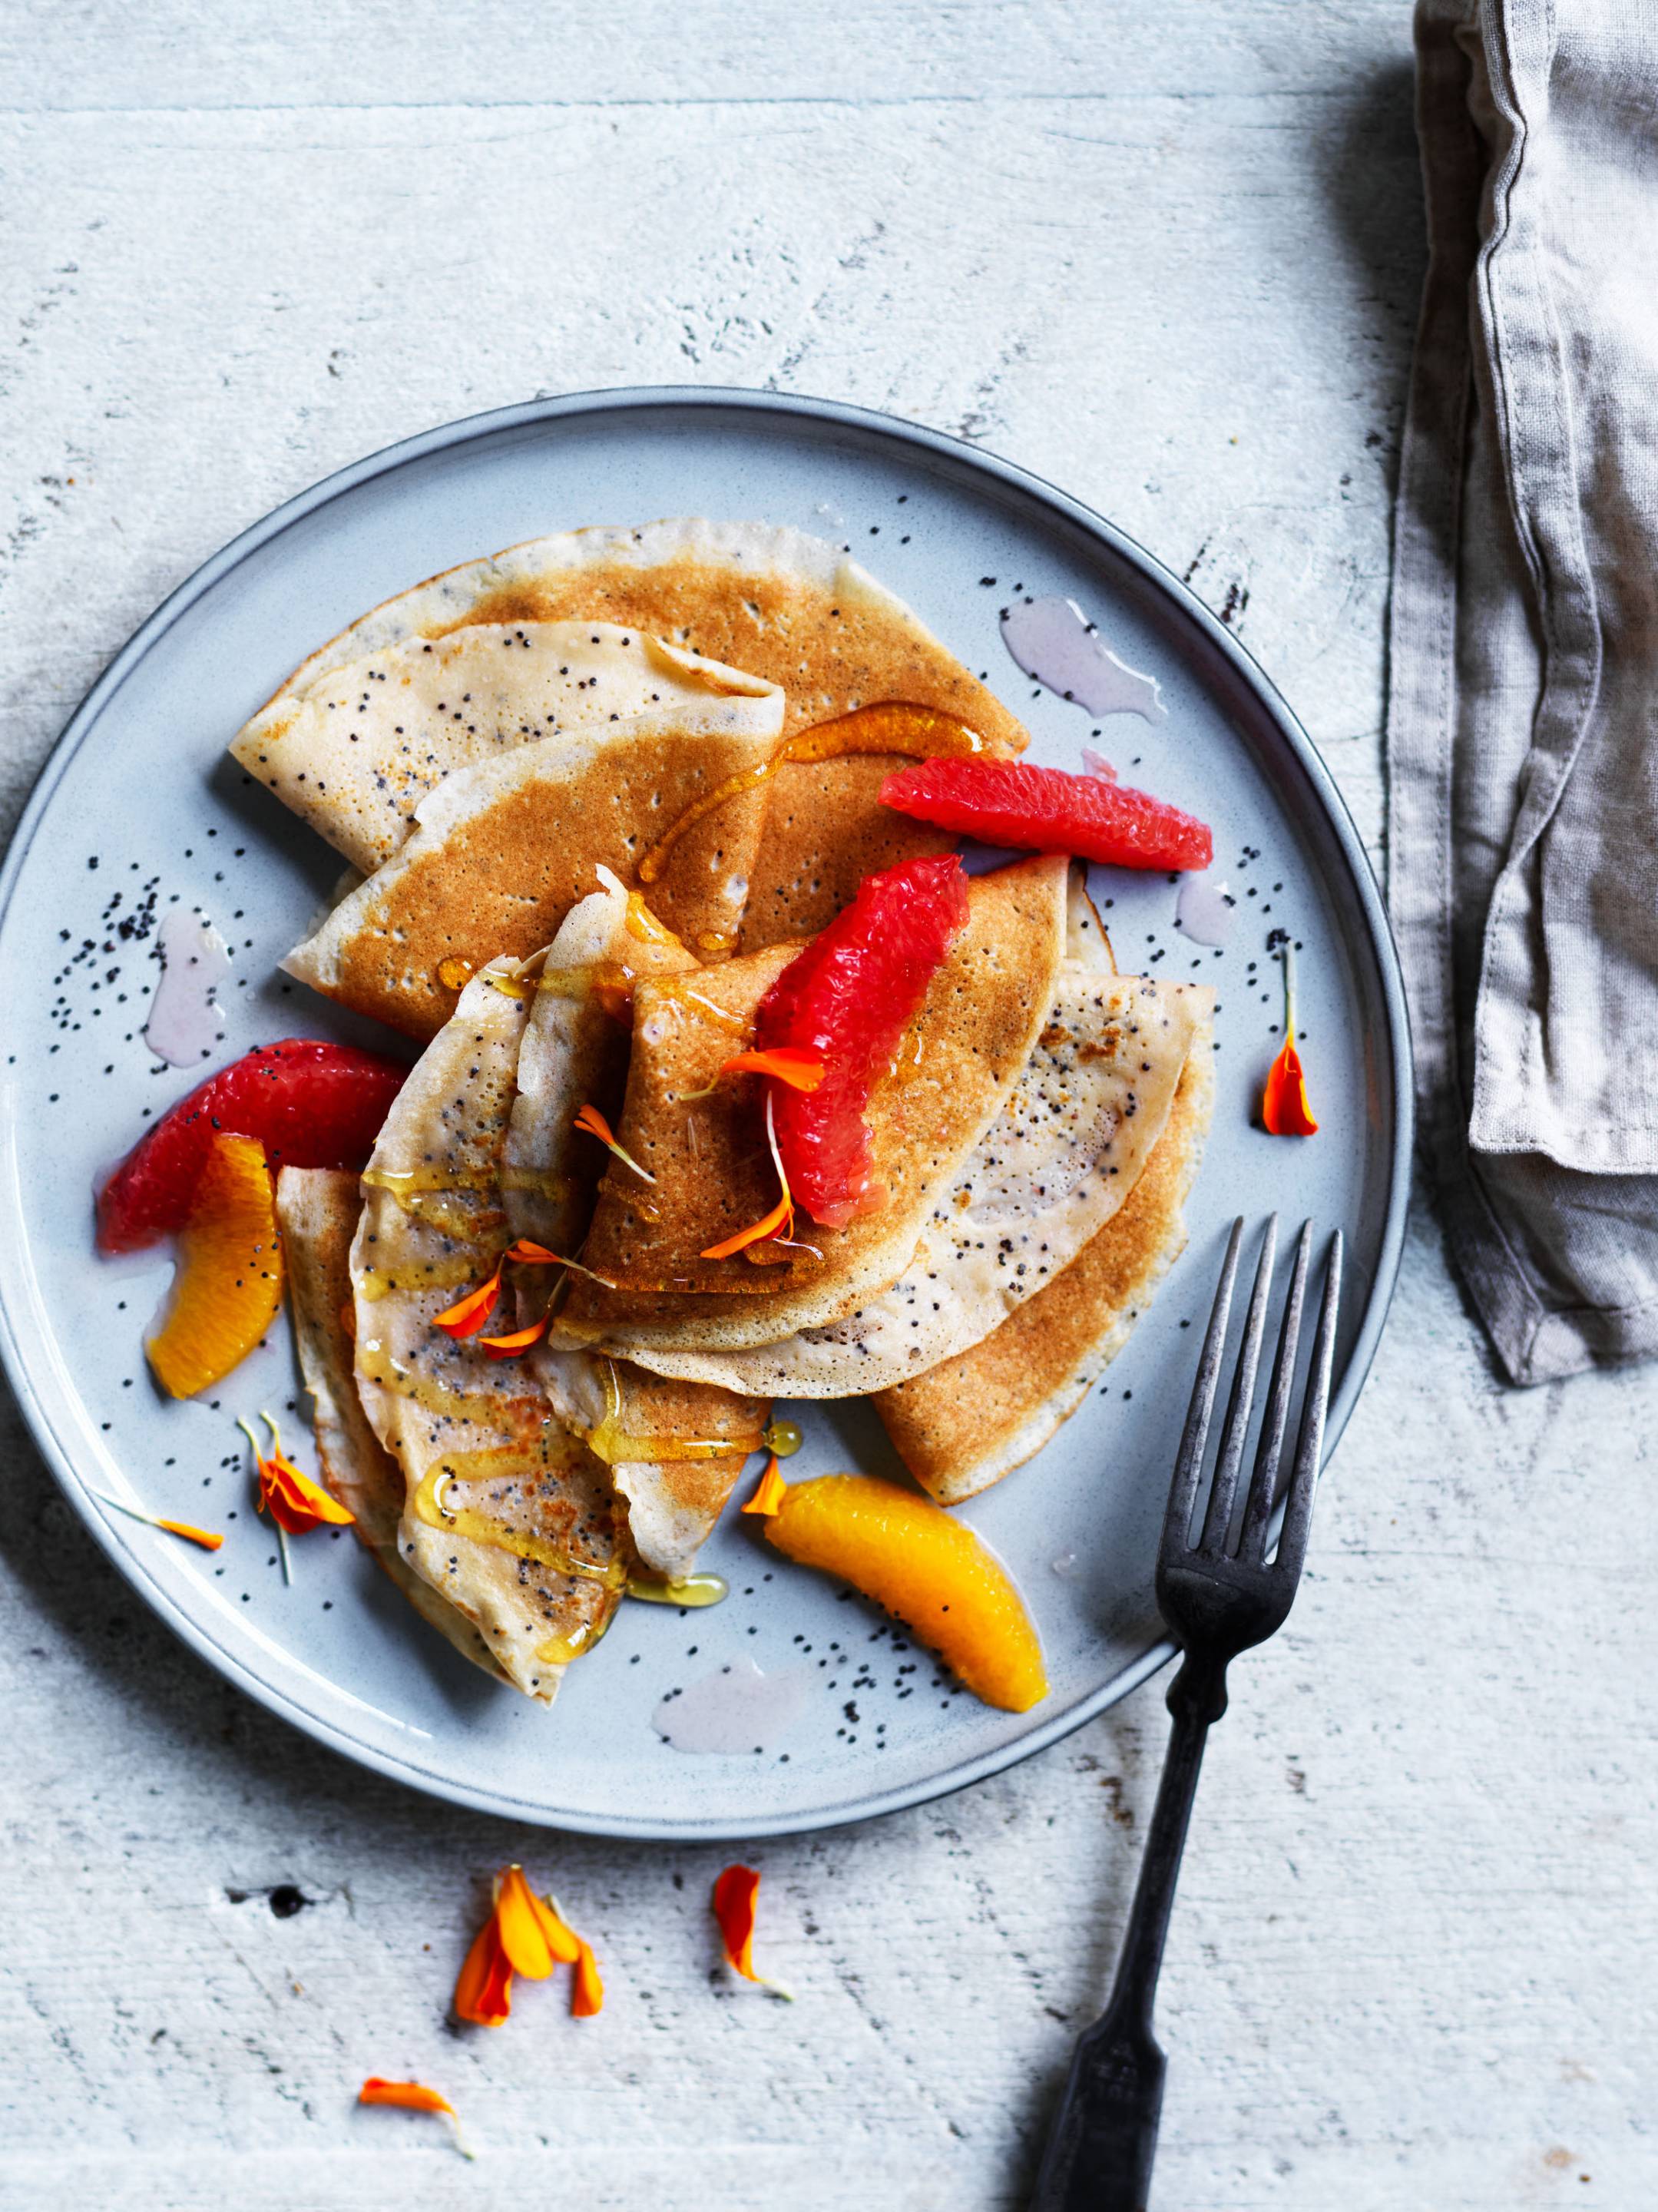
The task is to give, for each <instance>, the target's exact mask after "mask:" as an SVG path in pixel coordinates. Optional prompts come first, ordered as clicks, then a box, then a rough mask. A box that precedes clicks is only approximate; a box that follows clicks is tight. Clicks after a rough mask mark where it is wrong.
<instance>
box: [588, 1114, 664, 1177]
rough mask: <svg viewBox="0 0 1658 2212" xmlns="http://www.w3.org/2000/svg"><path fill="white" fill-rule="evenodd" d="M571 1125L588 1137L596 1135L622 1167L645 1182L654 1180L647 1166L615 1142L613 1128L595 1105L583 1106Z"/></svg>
mask: <svg viewBox="0 0 1658 2212" xmlns="http://www.w3.org/2000/svg"><path fill="white" fill-rule="evenodd" d="M572 1126H573V1127H575V1128H578V1129H580V1130H582V1131H583V1132H584V1133H586V1135H587V1136H589V1137H597V1138H598V1141H599V1143H600V1144H601V1145H603V1146H604V1149H605V1151H606V1152H614V1153H615V1154H616V1158H617V1159H619V1160H620V1161H621V1162H622V1164H623V1166H624V1167H629V1168H631V1169H632V1170H633V1171H634V1173H635V1175H636V1176H642V1177H643V1178H644V1180H645V1181H646V1182H655V1181H656V1177H655V1176H653V1174H652V1173H651V1171H650V1170H649V1169H648V1168H642V1167H641V1166H640V1164H639V1162H638V1161H637V1160H636V1159H635V1158H634V1156H633V1154H632V1153H631V1152H629V1150H628V1149H627V1147H626V1146H624V1145H618V1144H617V1142H616V1132H615V1130H614V1129H612V1128H611V1127H610V1123H609V1122H608V1121H606V1120H605V1119H604V1115H602V1114H601V1113H600V1112H599V1110H598V1107H597V1106H584V1107H583V1108H582V1109H581V1111H580V1113H579V1114H578V1115H576V1117H575V1121H574V1123H573V1125H572Z"/></svg>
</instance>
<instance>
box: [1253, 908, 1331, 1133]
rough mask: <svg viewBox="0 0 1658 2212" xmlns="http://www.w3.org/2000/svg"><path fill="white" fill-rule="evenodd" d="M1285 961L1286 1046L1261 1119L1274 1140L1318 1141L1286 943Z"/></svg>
mask: <svg viewBox="0 0 1658 2212" xmlns="http://www.w3.org/2000/svg"><path fill="white" fill-rule="evenodd" d="M1281 950H1282V954H1283V959H1284V1045H1283V1048H1282V1050H1281V1051H1280V1052H1279V1054H1278V1058H1277V1059H1276V1060H1274V1061H1273V1062H1272V1066H1271V1067H1270V1068H1268V1070H1267V1071H1266V1090H1265V1091H1264V1092H1263V1093H1262V1096H1261V1102H1260V1118H1261V1120H1262V1121H1264V1122H1265V1123H1266V1133H1267V1134H1268V1136H1272V1137H1315V1136H1316V1135H1317V1134H1318V1123H1317V1122H1316V1121H1315V1120H1314V1119H1313V1109H1312V1108H1311V1107H1310V1106H1309V1103H1307V1079H1306V1076H1305V1074H1304V1073H1303V1068H1302V1065H1301V1054H1299V1053H1298V1052H1297V1050H1296V978H1295V964H1294V960H1293V957H1292V954H1293V947H1292V946H1291V945H1290V943H1289V941H1288V940H1287V939H1286V940H1285V941H1284V945H1283V946H1282V948H1281Z"/></svg>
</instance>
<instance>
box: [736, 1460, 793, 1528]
mask: <svg viewBox="0 0 1658 2212" xmlns="http://www.w3.org/2000/svg"><path fill="white" fill-rule="evenodd" d="M787 1490H788V1485H787V1483H786V1482H785V1481H784V1480H783V1477H782V1475H781V1474H780V1471H779V1468H778V1465H777V1455H776V1453H775V1452H773V1454H772V1455H771V1456H770V1458H769V1459H768V1461H767V1462H766V1471H765V1473H764V1474H762V1476H761V1478H760V1480H759V1481H758V1482H756V1484H755V1486H754V1495H753V1497H752V1498H747V1499H745V1500H744V1505H743V1510H744V1513H764V1514H767V1515H770V1514H773V1513H775V1512H776V1510H777V1509H778V1507H779V1506H780V1504H782V1502H783V1498H784V1496H785V1494H786V1492H787Z"/></svg>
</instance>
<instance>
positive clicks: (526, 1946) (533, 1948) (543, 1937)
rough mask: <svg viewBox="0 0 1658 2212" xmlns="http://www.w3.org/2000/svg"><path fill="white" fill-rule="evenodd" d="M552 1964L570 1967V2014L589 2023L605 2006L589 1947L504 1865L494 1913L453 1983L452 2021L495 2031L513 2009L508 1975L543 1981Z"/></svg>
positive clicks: (552, 1904) (519, 1872) (550, 1902)
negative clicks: (465, 2022) (491, 2028)
mask: <svg viewBox="0 0 1658 2212" xmlns="http://www.w3.org/2000/svg"><path fill="white" fill-rule="evenodd" d="M555 1966H574V1968H575V1974H574V1980H573V1982H572V1984H571V1990H570V2010H571V2011H572V2012H573V2013H574V2015H575V2016H576V2018H577V2019H578V2020H587V2019H591V2018H592V2015H593V2014H594V2013H596V2012H598V2010H599V2008H601V2006H602V2005H603V2003H604V1983H603V1982H602V1981H601V1980H600V1978H599V1972H598V1960H596V1959H595V1958H594V1956H593V1954H592V1948H591V1947H590V1946H589V1945H588V1944H587V1943H586V1942H583V1940H582V1939H581V1937H580V1936H578V1935H577V1934H576V1932H575V1930H574V1929H573V1928H572V1927H571V1926H570V1924H569V1923H568V1921H567V1920H566V1919H565V1917H564V1915H563V1913H562V1911H560V1910H559V1907H558V1905H557V1904H556V1901H555V1900H554V1899H552V1898H550V1897H537V1895H536V1893H535V1892H534V1891H533V1890H532V1889H531V1887H530V1885H529V1882H528V1881H526V1879H525V1873H524V1869H523V1868H522V1867H521V1866H519V1865H516V1864H514V1865H513V1866H509V1867H503V1868H502V1869H501V1872H500V1873H499V1874H498V1875H496V1876H495V1909H494V1911H492V1912H491V1913H490V1915H489V1919H488V1920H486V1921H485V1922H484V1923H483V1927H482V1928H480V1929H479V1930H478V1932H477V1936H476V1937H475V1938H474V1939H473V1942H472V1948H471V1950H470V1951H468V1953H467V1954H466V1958H465V1963H464V1964H463V1966H462V1967H461V1970H460V1976H459V1979H458V1980H457V1982H456V1984H455V1995H454V2001H453V2009H454V2013H455V2017H456V2018H457V2019H458V2020H470V2021H475V2022H476V2023H477V2025H478V2026H479V2027H500V2026H501V2023H502V2022H503V2021H505V2020H507V2018H508V2016H509V2015H511V2012H512V2009H513V1975H514V1974H522V1975H523V1976H524V1978H525V1980H526V1981H532V1982H544V1981H545V1980H546V1978H547V1977H548V1975H549V1974H550V1973H551V1972H552V1971H553V1968H554V1967H555Z"/></svg>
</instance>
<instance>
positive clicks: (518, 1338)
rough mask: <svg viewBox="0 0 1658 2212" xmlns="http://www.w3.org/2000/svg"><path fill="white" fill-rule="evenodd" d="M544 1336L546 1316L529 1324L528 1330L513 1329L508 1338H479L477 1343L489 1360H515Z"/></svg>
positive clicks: (545, 1332)
mask: <svg viewBox="0 0 1658 2212" xmlns="http://www.w3.org/2000/svg"><path fill="white" fill-rule="evenodd" d="M545 1334H547V1316H546V1315H545V1314H543V1316H541V1319H540V1320H539V1321H537V1322H531V1324H530V1326H529V1328H515V1329H514V1330H513V1333H512V1334H511V1335H510V1336H481V1337H479V1339H478V1342H479V1343H480V1344H481V1345H482V1346H483V1350H484V1352H485V1353H486V1354H487V1355H488V1357H489V1358H491V1359H517V1358H521V1356H522V1355H523V1354H524V1353H525V1352H527V1351H528V1350H529V1349H530V1346H531V1345H532V1344H538V1343H539V1342H540V1341H541V1340H542V1338H543V1337H544V1335H545Z"/></svg>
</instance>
